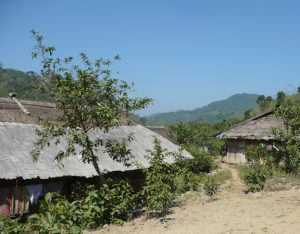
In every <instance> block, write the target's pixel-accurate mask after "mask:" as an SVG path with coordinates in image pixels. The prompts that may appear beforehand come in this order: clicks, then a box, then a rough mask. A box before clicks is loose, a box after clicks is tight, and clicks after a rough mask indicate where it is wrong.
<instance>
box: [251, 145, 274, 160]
mask: <svg viewBox="0 0 300 234" xmlns="http://www.w3.org/2000/svg"><path fill="white" fill-rule="evenodd" d="M268 156H269V152H268V151H267V148H266V147H265V146H262V145H247V146H246V159H247V160H248V162H250V163H251V164H255V163H260V162H262V161H265V160H266V159H267V158H268Z"/></svg>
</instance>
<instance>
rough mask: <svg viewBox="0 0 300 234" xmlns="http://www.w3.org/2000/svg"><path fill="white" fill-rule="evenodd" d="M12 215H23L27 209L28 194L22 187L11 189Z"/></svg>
mask: <svg viewBox="0 0 300 234" xmlns="http://www.w3.org/2000/svg"><path fill="white" fill-rule="evenodd" d="M12 197H13V214H24V213H27V212H28V209H29V192H28V191H27V190H26V188H25V187H24V186H20V187H14V188H13V189H12Z"/></svg>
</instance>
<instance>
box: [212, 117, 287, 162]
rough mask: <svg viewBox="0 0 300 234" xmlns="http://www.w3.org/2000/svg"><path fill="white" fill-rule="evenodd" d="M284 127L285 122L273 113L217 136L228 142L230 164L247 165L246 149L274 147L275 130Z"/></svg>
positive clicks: (253, 119)
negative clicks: (251, 145) (261, 145)
mask: <svg viewBox="0 0 300 234" xmlns="http://www.w3.org/2000/svg"><path fill="white" fill-rule="evenodd" d="M278 127H283V121H282V120H281V119H280V118H277V117H275V115H274V114H273V112H272V111H270V112H266V113H264V114H262V115H259V116H256V117H254V118H251V119H249V120H247V121H245V122H242V123H240V124H238V125H236V126H234V127H232V128H230V129H228V130H227V131H225V132H223V133H221V134H220V135H218V136H217V138H219V139H226V140H227V155H226V156H225V157H224V161H225V162H228V163H246V162H247V160H246V156H245V148H246V146H247V145H249V144H265V145H272V143H273V141H274V140H275V137H274V135H273V128H278Z"/></svg>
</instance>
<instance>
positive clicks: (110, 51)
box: [0, 0, 300, 115]
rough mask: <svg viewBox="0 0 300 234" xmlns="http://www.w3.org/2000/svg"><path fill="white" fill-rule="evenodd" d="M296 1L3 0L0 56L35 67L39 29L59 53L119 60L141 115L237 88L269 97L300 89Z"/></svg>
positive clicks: (117, 68) (188, 105)
mask: <svg viewBox="0 0 300 234" xmlns="http://www.w3.org/2000/svg"><path fill="white" fill-rule="evenodd" d="M299 12H300V1H288V0H282V1H278V0H270V1H268V0H264V1H262V0H258V1H256V0H251V1H240V0H237V1H231V0H226V1H224V0H219V1H218V0H211V1H208V0H207V1H204V0H203V1H200V0H199V1H190V0H186V1H183V0H182V1H175V0H169V1H161V0H160V1H159V0H158V1H155V0H152V1H150V0H149V1H143V0H137V1H130V0H128V1H121V0H119V1H117V0H111V1H102V0H99V1H92V0H85V1H83V0H82V1H76V0H64V1H62V0H52V1H41V0H27V1H21V0H19V1H16V0H1V1H0V62H1V63H2V64H3V66H4V67H6V68H7V67H9V68H15V69H20V70H23V71H29V70H33V71H39V70H40V64H39V62H38V61H36V60H32V59H31V50H32V47H33V46H34V41H33V39H32V37H31V35H30V33H29V31H30V30H31V29H36V30H37V31H39V32H40V33H41V34H43V35H44V37H45V38H46V42H47V43H48V44H50V45H54V46H55V47H56V48H57V50H58V53H57V55H58V56H71V55H72V56H76V55H78V54H79V53H80V52H86V53H87V54H88V56H89V57H90V58H92V59H96V58H99V57H103V58H113V56H114V55H115V54H120V55H121V57H122V60H121V61H119V62H117V63H116V64H114V65H113V67H112V69H113V71H114V72H119V75H117V77H118V78H120V79H122V80H126V81H130V82H134V83H135V92H134V94H133V95H134V96H148V97H152V98H154V104H153V105H152V106H150V107H148V108H147V110H144V111H142V112H140V113H141V114H143V115H144V114H152V113H156V112H165V111H175V110H179V109H193V108H196V107H200V106H203V105H206V104H208V103H209V102H211V101H215V100H220V99H224V98H227V97H228V96H230V95H232V94H236V93H244V92H247V93H257V94H265V95H273V96H274V95H275V94H276V93H277V92H278V91H280V90H283V91H285V92H287V93H292V92H295V90H296V88H297V86H299V85H300V78H299V77H300V14H299Z"/></svg>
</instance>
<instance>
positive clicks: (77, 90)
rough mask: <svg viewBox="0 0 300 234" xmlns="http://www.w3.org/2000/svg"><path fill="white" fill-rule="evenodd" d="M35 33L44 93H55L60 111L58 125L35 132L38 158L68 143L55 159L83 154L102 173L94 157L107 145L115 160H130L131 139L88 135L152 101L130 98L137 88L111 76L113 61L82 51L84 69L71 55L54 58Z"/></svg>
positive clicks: (35, 156) (49, 124) (48, 124)
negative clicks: (128, 144)
mask: <svg viewBox="0 0 300 234" xmlns="http://www.w3.org/2000/svg"><path fill="white" fill-rule="evenodd" d="M32 35H33V37H34V39H35V40H36V43H37V44H36V46H35V48H34V51H33V53H32V56H33V58H40V59H41V63H42V77H43V81H42V82H41V84H40V85H39V89H40V90H42V91H43V92H47V93H49V94H50V95H51V97H52V99H53V100H54V102H55V104H56V109H57V111H59V113H60V115H59V117H58V118H57V119H56V121H52V122H46V123H45V124H44V125H43V126H42V127H41V128H39V129H37V130H36V133H37V135H38V136H39V139H38V141H37V142H36V143H35V148H34V150H33V151H32V156H33V159H34V160H38V157H39V155H40V152H41V150H42V149H43V148H44V147H46V146H47V145H49V144H50V142H53V141H54V142H55V143H56V144H59V143H60V141H61V139H64V141H65V142H66V143H67V145H66V147H65V150H64V151H60V152H59V153H58V154H57V155H56V157H55V160H57V161H58V162H61V160H62V159H63V158H66V157H69V156H71V155H74V154H75V153H79V154H80V155H82V161H83V162H88V163H92V164H93V165H94V167H95V169H96V171H97V172H98V174H99V175H100V170H99V167H98V157H96V155H95V151H97V150H98V148H99V147H104V148H105V149H106V151H107V152H108V153H109V154H110V155H111V157H112V158H113V159H114V160H118V161H121V162H126V158H127V157H126V156H128V151H127V150H126V142H127V139H124V140H123V141H120V142H116V141H112V140H107V141H105V140H104V139H103V138H102V136H96V137H95V138H93V139H92V138H91V137H90V134H89V133H90V131H92V130H94V129H100V130H102V131H103V132H108V131H109V130H110V129H111V128H115V127H118V126H119V124H120V121H119V120H120V118H123V117H124V116H128V114H129V113H130V112H133V111H136V110H139V109H141V108H144V107H146V106H147V105H148V104H149V103H150V102H151V99H150V98H131V97H130V96H129V92H130V90H131V89H132V87H133V84H128V83H127V82H125V81H120V80H118V79H114V78H112V72H111V70H110V66H111V63H112V62H111V61H110V60H105V59H98V60H95V61H94V62H91V61H90V60H89V59H88V57H87V56H86V55H85V54H84V53H81V54H80V56H81V59H82V64H83V65H82V66H79V65H74V64H73V58H72V57H67V58H63V59H61V58H55V57H54V52H55V48H54V47H52V46H50V47H49V46H45V45H44V43H43V37H42V36H41V35H40V34H39V33H37V32H36V31H34V30H33V31H32ZM115 59H116V60H118V59H119V56H116V57H115ZM128 139H130V136H128ZM78 150H79V152H78ZM100 163H101V162H100Z"/></svg>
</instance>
